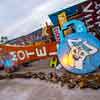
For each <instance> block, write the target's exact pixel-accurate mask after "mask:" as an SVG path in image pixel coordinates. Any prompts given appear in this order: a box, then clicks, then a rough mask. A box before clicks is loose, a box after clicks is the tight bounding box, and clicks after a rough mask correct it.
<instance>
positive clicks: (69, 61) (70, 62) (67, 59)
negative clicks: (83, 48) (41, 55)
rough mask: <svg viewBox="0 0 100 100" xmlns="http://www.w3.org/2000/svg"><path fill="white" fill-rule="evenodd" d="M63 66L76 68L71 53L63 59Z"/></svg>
mask: <svg viewBox="0 0 100 100" xmlns="http://www.w3.org/2000/svg"><path fill="white" fill-rule="evenodd" d="M62 64H63V65H64V66H71V67H74V59H73V56H72V54H71V53H69V54H68V55H65V56H64V57H63V58H62Z"/></svg>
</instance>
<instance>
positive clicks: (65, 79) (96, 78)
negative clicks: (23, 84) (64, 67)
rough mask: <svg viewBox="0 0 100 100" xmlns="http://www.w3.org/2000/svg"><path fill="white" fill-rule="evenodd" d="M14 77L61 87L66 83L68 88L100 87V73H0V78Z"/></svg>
mask: <svg viewBox="0 0 100 100" xmlns="http://www.w3.org/2000/svg"><path fill="white" fill-rule="evenodd" d="M15 78H25V79H27V78H31V79H40V80H44V81H46V82H52V83H54V84H58V83H60V85H61V87H63V86H65V85H67V86H68V88H69V89H72V88H76V87H79V88H80V89H85V88H91V89H99V88H100V73H94V74H90V75H75V74H72V73H69V72H67V73H64V74H62V75H61V76H58V75H57V74H56V73H55V72H50V73H48V74H46V73H44V72H38V73H33V72H25V73H7V74H4V75H0V80H3V79H15Z"/></svg>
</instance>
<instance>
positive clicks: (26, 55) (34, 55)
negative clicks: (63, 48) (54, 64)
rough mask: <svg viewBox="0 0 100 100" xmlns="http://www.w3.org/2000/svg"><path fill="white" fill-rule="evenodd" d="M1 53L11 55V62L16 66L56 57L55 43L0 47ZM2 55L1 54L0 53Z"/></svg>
mask: <svg viewBox="0 0 100 100" xmlns="http://www.w3.org/2000/svg"><path fill="white" fill-rule="evenodd" d="M0 49H2V51H6V52H8V53H10V55H12V59H13V61H16V62H17V63H18V64H21V63H25V62H28V61H31V60H33V61H34V60H38V59H43V58H47V57H49V56H55V55H56V51H57V50H56V42H52V43H47V44H43V45H38V46H34V45H30V46H11V45H0ZM2 54H3V52H2Z"/></svg>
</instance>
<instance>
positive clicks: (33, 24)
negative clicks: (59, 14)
mask: <svg viewBox="0 0 100 100" xmlns="http://www.w3.org/2000/svg"><path fill="white" fill-rule="evenodd" d="M82 1H86V0H0V37H1V36H7V37H8V39H9V40H11V39H14V38H17V37H19V36H22V35H27V34H29V33H31V32H33V31H35V30H37V29H38V28H40V27H41V26H42V24H43V23H45V22H46V21H47V20H48V21H49V22H50V20H49V18H48V15H49V14H52V13H53V12H56V11H59V10H61V9H63V8H66V7H70V6H72V5H75V4H77V3H80V2H82Z"/></svg>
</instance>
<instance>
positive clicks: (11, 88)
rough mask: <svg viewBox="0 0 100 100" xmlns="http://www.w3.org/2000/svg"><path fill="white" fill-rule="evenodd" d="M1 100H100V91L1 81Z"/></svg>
mask: <svg viewBox="0 0 100 100" xmlns="http://www.w3.org/2000/svg"><path fill="white" fill-rule="evenodd" d="M0 100H100V90H91V89H84V90H80V89H79V88H76V89H72V90H69V89H68V88H67V86H65V87H63V88H62V87H60V85H59V84H53V83H50V82H46V81H40V80H39V79H36V80H34V79H13V80H1V81H0Z"/></svg>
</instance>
